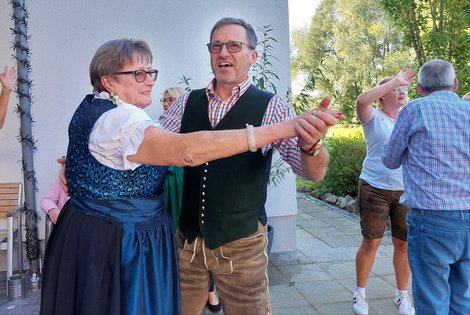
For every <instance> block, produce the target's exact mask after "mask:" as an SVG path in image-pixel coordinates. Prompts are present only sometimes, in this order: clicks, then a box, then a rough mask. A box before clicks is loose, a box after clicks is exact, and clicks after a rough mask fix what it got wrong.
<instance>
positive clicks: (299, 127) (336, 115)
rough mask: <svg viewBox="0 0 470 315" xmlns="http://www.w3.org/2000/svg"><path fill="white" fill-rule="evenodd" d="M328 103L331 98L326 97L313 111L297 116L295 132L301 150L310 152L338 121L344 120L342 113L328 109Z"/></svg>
mask: <svg viewBox="0 0 470 315" xmlns="http://www.w3.org/2000/svg"><path fill="white" fill-rule="evenodd" d="M330 103H331V98H330V97H328V96H327V97H325V98H323V100H322V101H321V102H320V105H319V106H318V107H317V108H316V109H315V110H314V111H310V112H305V113H303V114H301V115H299V116H297V118H298V119H297V124H296V126H295V130H296V132H297V133H298V141H299V147H301V148H302V150H304V151H310V150H311V149H312V148H313V146H315V144H317V143H318V142H319V141H320V140H321V139H322V138H323V136H324V135H325V134H326V133H327V132H328V129H329V128H330V127H332V126H334V125H335V124H336V121H337V120H338V119H339V120H343V119H344V115H343V113H341V112H338V111H335V110H332V109H329V108H328V106H329V105H330Z"/></svg>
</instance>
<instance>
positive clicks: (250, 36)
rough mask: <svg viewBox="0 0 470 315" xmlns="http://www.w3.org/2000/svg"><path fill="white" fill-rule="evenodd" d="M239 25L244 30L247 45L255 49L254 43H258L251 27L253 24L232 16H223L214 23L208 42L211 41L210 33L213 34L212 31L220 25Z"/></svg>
mask: <svg viewBox="0 0 470 315" xmlns="http://www.w3.org/2000/svg"><path fill="white" fill-rule="evenodd" d="M231 24H235V25H240V26H242V27H243V28H244V29H245V30H246V36H247V37H248V43H247V44H248V47H250V48H251V49H256V45H257V44H258V38H257V37H256V32H255V30H254V29H253V26H251V24H248V23H246V22H245V20H243V19H237V18H232V17H225V18H222V19H220V20H219V21H218V22H217V23H215V25H214V27H212V30H211V36H210V38H209V42H212V35H214V32H215V31H216V30H217V29H218V28H219V27H221V26H223V25H231Z"/></svg>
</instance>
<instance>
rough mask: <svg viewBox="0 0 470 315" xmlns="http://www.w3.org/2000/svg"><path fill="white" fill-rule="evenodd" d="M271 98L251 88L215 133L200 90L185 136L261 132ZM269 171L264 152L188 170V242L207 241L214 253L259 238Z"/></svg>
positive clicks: (183, 219)
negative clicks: (252, 236) (248, 126)
mask: <svg viewBox="0 0 470 315" xmlns="http://www.w3.org/2000/svg"><path fill="white" fill-rule="evenodd" d="M272 96H273V95H272V94H270V93H267V92H264V91H261V90H259V89H257V88H255V87H254V86H251V87H250V88H248V90H247V91H246V92H245V93H244V94H243V95H242V96H241V97H240V99H239V100H238V101H237V102H236V104H235V105H234V106H233V107H232V108H231V109H230V111H229V112H228V113H227V114H226V115H225V117H223V118H222V120H221V121H220V122H219V123H218V124H217V126H216V127H215V128H212V126H211V124H210V122H209V115H208V100H207V95H206V90H205V89H201V90H195V91H193V92H191V94H190V95H189V98H188V101H187V103H186V108H185V111H184V114H183V118H182V122H181V131H180V132H181V133H188V132H194V131H200V130H227V129H243V128H245V127H246V124H251V125H253V126H260V125H261V122H262V120H263V117H264V114H265V112H266V108H267V106H268V104H269V101H270V100H271V98H272ZM270 170H271V150H270V151H269V153H268V154H267V156H264V155H263V154H262V153H261V150H260V149H258V150H257V151H256V152H254V153H253V152H245V153H242V154H238V155H235V156H232V157H228V158H223V159H219V160H215V161H211V162H208V163H204V164H203V165H200V166H196V167H185V169H184V188H183V204H182V210H181V214H180V219H179V227H180V229H181V231H182V232H183V234H184V235H185V237H186V238H187V239H188V242H190V243H191V242H192V241H193V240H194V239H195V238H196V237H197V236H199V235H202V236H203V237H204V240H205V243H206V244H207V245H208V246H209V248H211V249H214V248H217V247H219V246H221V245H223V244H226V243H228V242H231V241H234V240H237V239H240V238H242V237H245V236H248V235H250V234H252V233H254V232H256V230H257V228H258V219H260V220H261V221H262V222H263V224H266V212H265V209H264V204H265V201H266V193H267V183H268V180H269V173H270Z"/></svg>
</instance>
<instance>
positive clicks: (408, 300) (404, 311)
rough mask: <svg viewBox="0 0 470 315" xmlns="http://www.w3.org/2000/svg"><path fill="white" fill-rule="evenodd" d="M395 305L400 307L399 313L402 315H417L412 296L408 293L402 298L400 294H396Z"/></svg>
mask: <svg viewBox="0 0 470 315" xmlns="http://www.w3.org/2000/svg"><path fill="white" fill-rule="evenodd" d="M395 304H396V305H397V306H398V313H399V314H400V315H415V307H414V306H413V298H412V297H411V295H410V294H408V293H406V294H403V295H402V296H400V295H398V292H397V293H395Z"/></svg>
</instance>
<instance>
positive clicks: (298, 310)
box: [273, 306, 319, 315]
mask: <svg viewBox="0 0 470 315" xmlns="http://www.w3.org/2000/svg"><path fill="white" fill-rule="evenodd" d="M316 314H319V313H318V312H317V311H316V310H315V309H314V308H313V307H312V306H302V307H283V308H273V315H316Z"/></svg>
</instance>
